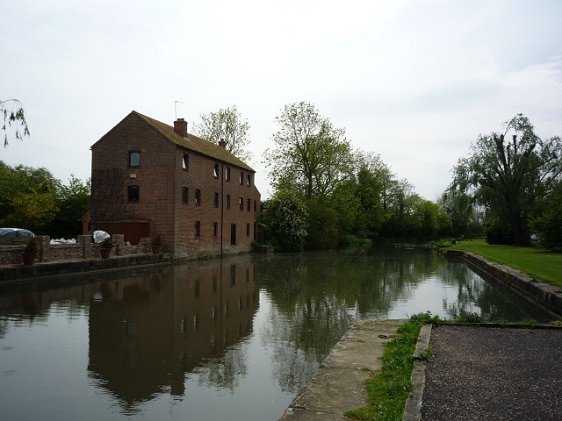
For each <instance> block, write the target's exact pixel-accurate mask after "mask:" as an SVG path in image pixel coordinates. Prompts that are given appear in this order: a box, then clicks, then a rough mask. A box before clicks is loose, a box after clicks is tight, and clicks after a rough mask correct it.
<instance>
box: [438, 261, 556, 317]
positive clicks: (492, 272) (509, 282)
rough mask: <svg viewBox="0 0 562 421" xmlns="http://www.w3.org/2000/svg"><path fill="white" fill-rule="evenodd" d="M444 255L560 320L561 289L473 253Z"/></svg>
mask: <svg viewBox="0 0 562 421" xmlns="http://www.w3.org/2000/svg"><path fill="white" fill-rule="evenodd" d="M446 255H447V256H448V257H455V258H460V259H461V260H463V261H464V262H465V263H467V264H468V265H469V266H470V268H471V269H473V270H474V271H475V272H477V273H478V274H479V275H483V276H485V277H489V278H491V279H493V280H494V281H496V282H499V283H501V284H502V285H504V286H506V287H508V288H509V289H511V290H513V291H515V292H516V293H518V294H519V295H520V296H522V297H523V298H525V299H527V300H529V301H531V302H533V303H535V304H538V305H539V306H540V307H542V308H544V309H545V310H547V311H548V312H549V313H551V314H552V315H554V316H556V317H557V318H562V288H560V287H558V286H555V285H550V284H547V283H544V282H540V281H538V280H536V279H534V278H532V277H531V276H529V275H526V274H524V273H522V272H519V271H517V270H515V269H513V268H511V267H509V266H506V265H502V264H500V263H495V262H491V261H489V260H487V259H484V258H483V257H481V256H478V255H476V254H474V253H470V252H464V251H460V250H448V251H447V254H446Z"/></svg>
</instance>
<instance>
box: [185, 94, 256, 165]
mask: <svg viewBox="0 0 562 421" xmlns="http://www.w3.org/2000/svg"><path fill="white" fill-rule="evenodd" d="M195 130H196V131H197V134H198V135H199V136H201V137H202V138H203V139H207V140H210V141H211V142H213V143H217V144H218V143H219V141H221V140H224V141H225V142H226V149H227V150H228V151H230V152H232V154H233V155H235V156H236V157H238V158H240V159H242V160H249V159H250V158H251V156H252V154H251V152H250V151H249V150H248V145H249V143H250V139H249V137H248V132H249V130H250V123H248V120H246V119H245V118H244V117H243V116H242V114H240V113H239V112H238V110H237V109H236V106H235V105H234V106H232V107H228V108H221V109H219V110H218V111H216V112H211V113H209V114H202V115H201V123H199V124H196V125H195Z"/></svg>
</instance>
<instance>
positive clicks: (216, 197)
mask: <svg viewBox="0 0 562 421" xmlns="http://www.w3.org/2000/svg"><path fill="white" fill-rule="evenodd" d="M213 206H214V207H215V208H218V207H219V194H218V193H217V192H215V193H213Z"/></svg>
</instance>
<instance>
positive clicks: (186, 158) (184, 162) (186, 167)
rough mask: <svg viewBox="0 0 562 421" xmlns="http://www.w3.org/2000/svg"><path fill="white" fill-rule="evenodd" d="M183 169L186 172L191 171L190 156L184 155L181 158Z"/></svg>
mask: <svg viewBox="0 0 562 421" xmlns="http://www.w3.org/2000/svg"><path fill="white" fill-rule="evenodd" d="M181 168H182V169H183V170H185V171H189V155H188V154H186V153H184V154H183V156H182V158H181Z"/></svg>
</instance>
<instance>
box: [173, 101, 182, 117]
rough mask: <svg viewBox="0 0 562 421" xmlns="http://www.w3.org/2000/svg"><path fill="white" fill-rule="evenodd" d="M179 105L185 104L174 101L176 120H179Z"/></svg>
mask: <svg viewBox="0 0 562 421" xmlns="http://www.w3.org/2000/svg"><path fill="white" fill-rule="evenodd" d="M178 104H183V102H181V101H174V114H175V115H176V120H177V119H178Z"/></svg>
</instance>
